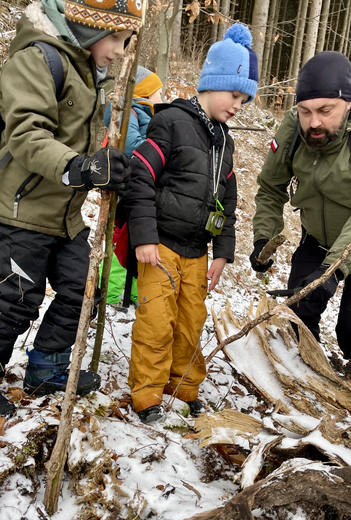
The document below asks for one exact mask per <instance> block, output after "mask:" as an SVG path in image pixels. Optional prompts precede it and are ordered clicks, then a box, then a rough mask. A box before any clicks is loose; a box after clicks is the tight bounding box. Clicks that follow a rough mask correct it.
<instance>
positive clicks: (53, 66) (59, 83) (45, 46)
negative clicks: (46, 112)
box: [30, 40, 65, 99]
mask: <svg viewBox="0 0 351 520" xmlns="http://www.w3.org/2000/svg"><path fill="white" fill-rule="evenodd" d="M30 46H31V47H38V49H40V50H41V52H42V53H43V54H44V59H45V61H46V64H47V66H48V67H49V70H50V72H51V75H52V78H53V80H54V83H55V87H56V98H57V99H59V97H60V96H61V94H62V90H63V86H64V83H65V75H64V72H63V64H62V59H61V56H60V53H59V51H58V50H57V49H56V47H53V46H52V45H50V44H49V43H46V42H40V41H38V40H35V41H33V42H32V43H31V45H30Z"/></svg>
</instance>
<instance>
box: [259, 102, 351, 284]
mask: <svg viewBox="0 0 351 520" xmlns="http://www.w3.org/2000/svg"><path fill="white" fill-rule="evenodd" d="M296 121H297V111H296V107H294V108H293V109H292V110H290V111H289V112H288V114H287V115H286V116H285V118H284V120H283V122H282V124H281V126H280V128H279V130H278V132H277V134H276V136H275V141H273V143H272V149H271V150H270V151H269V153H268V156H267V159H266V162H265V164H264V166H263V169H262V171H261V173H260V175H259V176H258V179H257V182H258V184H259V190H258V193H257V195H256V199H255V201H256V206H257V210H256V214H255V217H254V221H253V224H254V241H256V240H259V239H262V238H268V239H270V238H272V237H273V236H275V235H276V234H277V233H280V232H281V231H282V229H283V228H284V221H283V207H284V204H285V203H286V202H287V201H288V200H289V195H288V189H287V188H288V185H289V184H290V181H291V179H292V177H293V176H295V177H296V180H297V188H295V190H294V193H293V194H292V197H291V204H292V205H293V206H295V207H297V208H299V209H300V210H301V212H300V217H301V223H302V225H303V226H304V227H305V229H306V231H307V233H309V234H310V235H312V236H314V237H315V238H316V240H317V241H318V242H319V243H320V244H321V245H322V246H323V247H325V248H326V249H328V250H329V253H328V255H327V257H326V259H325V261H324V263H325V264H331V263H332V262H334V261H335V260H336V259H337V258H338V257H339V256H340V254H341V252H342V251H343V249H344V248H345V247H346V246H347V245H348V244H350V243H351V159H350V149H349V146H348V138H349V133H350V131H351V121H347V122H346V123H345V126H344V130H343V131H342V132H341V133H340V137H339V138H337V139H336V140H335V141H332V142H330V143H328V144H327V145H326V146H324V147H323V148H322V150H321V151H320V152H315V151H313V150H312V149H311V148H310V147H309V146H308V145H307V144H306V142H305V140H304V138H303V136H302V135H301V144H300V146H299V147H298V149H297V150H296V153H295V155H294V158H293V163H292V164H291V160H290V158H289V149H290V144H291V141H292V136H293V133H294V128H295V124H296ZM300 134H301V133H300ZM274 148H276V151H275V152H274V151H273V149H274ZM289 191H290V190H289ZM341 270H342V271H343V273H344V275H345V276H347V275H348V274H349V272H350V271H351V258H350V257H349V259H348V260H346V262H345V263H344V264H343V265H342V266H341Z"/></svg>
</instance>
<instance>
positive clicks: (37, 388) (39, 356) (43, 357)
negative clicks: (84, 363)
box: [23, 348, 101, 395]
mask: <svg viewBox="0 0 351 520" xmlns="http://www.w3.org/2000/svg"><path fill="white" fill-rule="evenodd" d="M27 354H28V365H27V368H26V373H25V376H24V382H23V389H24V390H25V391H26V392H27V393H28V394H34V395H47V394H53V393H54V392H64V391H65V390H66V386H67V380H68V374H69V370H68V369H67V368H68V365H69V358H70V354H71V349H70V348H68V349H66V350H65V351H64V352H62V353H61V354H48V353H46V352H40V351H39V350H36V349H33V350H31V351H30V352H28V351H27ZM100 382H101V378H100V376H99V375H98V374H95V372H90V371H89V370H81V371H80V374H79V379H78V386H77V395H85V394H88V393H89V392H92V391H94V390H97V389H98V388H99V387H100Z"/></svg>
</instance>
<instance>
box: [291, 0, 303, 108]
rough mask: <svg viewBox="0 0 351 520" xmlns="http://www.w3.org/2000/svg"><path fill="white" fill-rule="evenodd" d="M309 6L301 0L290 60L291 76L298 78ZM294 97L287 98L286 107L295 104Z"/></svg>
mask: <svg viewBox="0 0 351 520" xmlns="http://www.w3.org/2000/svg"><path fill="white" fill-rule="evenodd" d="M307 8H308V0H301V3H300V5H299V12H298V16H297V21H296V27H295V34H294V41H295V44H294V47H293V52H292V59H291V62H290V69H289V78H297V74H298V72H299V66H300V61H301V52H302V43H303V35H304V31H305V24H306V14H307ZM293 103H294V97H293V96H289V97H288V98H287V100H286V109H287V110H289V108H291V107H292V106H293Z"/></svg>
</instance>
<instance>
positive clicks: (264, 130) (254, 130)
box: [227, 125, 267, 132]
mask: <svg viewBox="0 0 351 520" xmlns="http://www.w3.org/2000/svg"><path fill="white" fill-rule="evenodd" d="M227 126H228V128H229V130H245V131H246V132H267V130H266V128H252V127H249V126H229V125H227Z"/></svg>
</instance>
